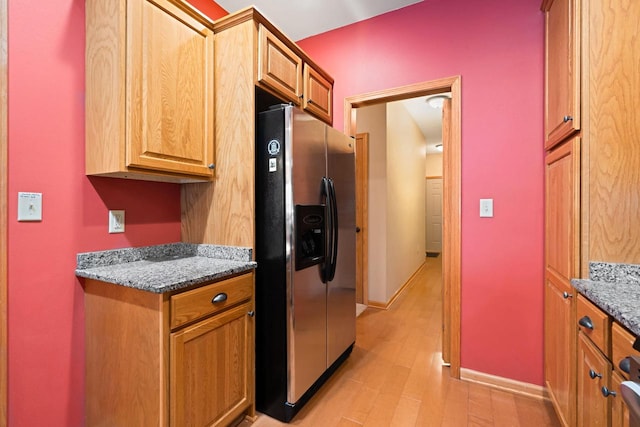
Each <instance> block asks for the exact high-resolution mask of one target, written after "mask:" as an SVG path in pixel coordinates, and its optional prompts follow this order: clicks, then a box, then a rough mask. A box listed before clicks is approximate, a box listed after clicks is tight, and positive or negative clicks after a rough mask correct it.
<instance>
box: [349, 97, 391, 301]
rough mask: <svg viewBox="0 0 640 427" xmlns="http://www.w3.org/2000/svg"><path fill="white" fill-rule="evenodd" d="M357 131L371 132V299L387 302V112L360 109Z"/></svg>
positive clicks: (379, 108)
mask: <svg viewBox="0 0 640 427" xmlns="http://www.w3.org/2000/svg"><path fill="white" fill-rule="evenodd" d="M356 114H357V125H358V128H357V131H358V133H362V132H367V133H369V271H368V274H369V290H368V291H369V294H368V296H369V300H370V301H377V302H385V301H386V277H387V262H386V258H387V254H386V251H385V248H386V247H387V227H386V223H387V209H386V206H387V148H386V145H387V109H386V106H385V105H384V104H380V105H373V106H371V107H364V108H358V109H357V110H356Z"/></svg>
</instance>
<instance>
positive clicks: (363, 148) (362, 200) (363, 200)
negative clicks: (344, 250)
mask: <svg viewBox="0 0 640 427" xmlns="http://www.w3.org/2000/svg"><path fill="white" fill-rule="evenodd" d="M358 171H361V172H362V173H363V175H364V176H363V177H360V176H359V174H358ZM361 178H363V179H361ZM358 194H359V195H358ZM361 217H362V218H361ZM360 218H361V219H360ZM356 226H357V227H360V231H359V232H358V235H359V237H356V239H360V241H361V242H362V245H361V246H360V245H356V302H360V303H362V304H365V305H368V304H369V273H368V269H367V268H364V267H365V266H367V265H369V133H358V134H356ZM356 243H357V240H356ZM359 295H360V296H361V297H362V298H361V301H358V296H359Z"/></svg>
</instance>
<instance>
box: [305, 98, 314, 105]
mask: <svg viewBox="0 0 640 427" xmlns="http://www.w3.org/2000/svg"><path fill="white" fill-rule="evenodd" d="M307 103H309V104H315V101H314V100H313V99H309V100H308V101H307Z"/></svg>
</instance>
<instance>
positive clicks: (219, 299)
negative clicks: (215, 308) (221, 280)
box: [211, 292, 227, 304]
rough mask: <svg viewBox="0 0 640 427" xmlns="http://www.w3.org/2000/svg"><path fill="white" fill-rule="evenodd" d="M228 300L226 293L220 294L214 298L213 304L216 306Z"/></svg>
mask: <svg viewBox="0 0 640 427" xmlns="http://www.w3.org/2000/svg"><path fill="white" fill-rule="evenodd" d="M226 300H227V294H225V293H224V292H220V293H219V294H218V295H216V296H215V297H213V299H212V300H211V303H212V304H215V303H218V302H224V301H226Z"/></svg>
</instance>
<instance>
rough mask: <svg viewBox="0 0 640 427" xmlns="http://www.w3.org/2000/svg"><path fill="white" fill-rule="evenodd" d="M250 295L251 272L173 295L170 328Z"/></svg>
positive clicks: (251, 290)
mask: <svg viewBox="0 0 640 427" xmlns="http://www.w3.org/2000/svg"><path fill="white" fill-rule="evenodd" d="M252 295H253V275H251V274H245V275H243V276H239V277H234V278H231V279H227V280H224V281H222V282H216V283H212V284H211V285H207V286H203V287H201V288H198V289H194V290H192V291H187V292H183V293H180V294H176V295H173V296H172V297H171V329H173V328H176V327H178V326H180V325H184V324H185V323H189V322H191V321H193V320H196V319H199V318H202V317H204V316H208V315H210V314H213V313H216V312H219V311H222V310H224V309H225V308H227V307H231V306H233V305H236V304H238V303H240V302H242V301H245V300H249V299H251V297H252ZM214 299H218V300H219V301H214Z"/></svg>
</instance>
